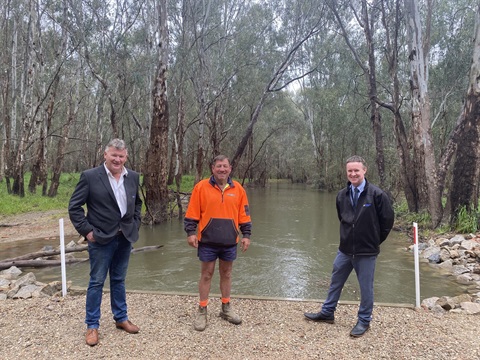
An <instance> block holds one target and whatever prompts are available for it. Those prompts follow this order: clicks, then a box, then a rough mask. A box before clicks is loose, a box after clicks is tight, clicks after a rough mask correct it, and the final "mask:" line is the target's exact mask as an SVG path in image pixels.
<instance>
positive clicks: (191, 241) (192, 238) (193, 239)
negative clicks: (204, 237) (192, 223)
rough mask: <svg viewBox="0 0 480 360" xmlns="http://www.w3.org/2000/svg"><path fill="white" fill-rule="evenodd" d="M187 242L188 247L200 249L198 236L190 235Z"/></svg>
mask: <svg viewBox="0 0 480 360" xmlns="http://www.w3.org/2000/svg"><path fill="white" fill-rule="evenodd" d="M187 241H188V245H190V246H192V247H194V248H198V239H197V235H190V236H187Z"/></svg>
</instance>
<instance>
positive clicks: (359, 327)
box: [350, 321, 370, 337]
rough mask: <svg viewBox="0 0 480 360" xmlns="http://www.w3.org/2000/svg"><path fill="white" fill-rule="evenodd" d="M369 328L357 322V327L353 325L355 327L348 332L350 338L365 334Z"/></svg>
mask: <svg viewBox="0 0 480 360" xmlns="http://www.w3.org/2000/svg"><path fill="white" fill-rule="evenodd" d="M369 328H370V325H365V324H362V323H361V322H360V321H359V322H357V325H355V327H354V328H353V329H352V331H350V336H353V337H360V336H362V335H363V334H365V333H366V332H367V330H368V329H369Z"/></svg>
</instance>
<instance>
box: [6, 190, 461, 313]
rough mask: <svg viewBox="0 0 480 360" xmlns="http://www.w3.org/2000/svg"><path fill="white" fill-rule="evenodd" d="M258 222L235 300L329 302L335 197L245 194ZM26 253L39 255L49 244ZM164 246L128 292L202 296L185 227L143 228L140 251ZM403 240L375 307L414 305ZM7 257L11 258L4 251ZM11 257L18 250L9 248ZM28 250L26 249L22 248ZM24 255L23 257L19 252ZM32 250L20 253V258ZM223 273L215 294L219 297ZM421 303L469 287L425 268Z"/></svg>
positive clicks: (380, 275) (149, 257) (45, 272)
mask: <svg viewBox="0 0 480 360" xmlns="http://www.w3.org/2000/svg"><path fill="white" fill-rule="evenodd" d="M247 192H248V196H249V200H250V206H251V213H252V221H253V230H252V234H253V235H252V244H251V246H250V248H249V250H248V251H247V252H246V253H244V254H243V253H241V252H239V256H238V259H237V261H236V262H235V264H234V274H233V284H232V294H234V295H253V296H269V297H284V298H295V299H325V297H326V295H327V291H328V284H329V279H330V273H331V270H332V263H333V259H334V257H335V254H336V252H337V248H338V219H337V215H336V211H335V195H334V194H327V193H323V192H319V191H316V190H312V189H309V188H308V187H305V186H302V185H292V184H272V185H271V186H270V187H268V188H267V189H247ZM29 245H30V248H29V250H28V251H35V250H38V249H40V248H41V247H42V246H43V245H44V244H43V243H42V244H38V246H37V247H35V248H34V247H33V244H29ZM150 245H162V247H161V248H160V249H159V250H156V251H151V252H139V253H135V254H133V255H132V257H131V261H130V267H129V272H128V276H127V288H128V289H132V290H133V289H135V290H155V291H168V292H179V293H195V294H196V293H197V284H198V278H199V275H200V264H199V261H198V259H197V256H196V250H195V249H193V248H191V247H189V246H188V245H187V241H186V235H185V233H184V231H183V223H182V222H180V221H178V220H173V221H172V222H169V223H167V224H162V225H158V226H154V227H148V226H143V227H142V229H141V232H140V240H139V242H138V243H137V244H135V247H137V248H138V247H143V246H150ZM407 246H408V243H407V240H406V238H405V235H402V234H399V233H392V234H391V235H390V237H389V238H388V239H387V241H386V242H385V243H384V244H383V245H382V249H381V250H382V252H381V254H380V256H379V258H378V262H377V271H376V279H375V294H376V295H375V300H376V301H379V302H393V303H410V304H413V303H415V285H414V266H413V255H412V254H411V253H408V252H406V251H405V250H404V249H405V248H406V247H407ZM0 249H1V250H2V258H6V257H11V256H15V255H11V254H9V251H8V249H5V247H3V248H0ZM10 250H12V249H10ZM24 250H25V249H24ZM17 252H18V251H17ZM25 252H27V251H23V252H21V253H22V254H23V253H25ZM34 272H35V274H36V275H37V278H38V279H39V280H41V281H51V280H60V273H59V272H60V268H59V267H58V268H50V269H36V270H34ZM67 279H68V280H71V281H72V282H73V284H74V285H76V286H82V287H86V286H87V284H88V263H83V264H75V265H71V266H68V267H67ZM218 281H219V279H218V274H217V273H216V274H215V277H214V279H213V282H212V289H211V292H212V293H214V294H218V293H219V289H218ZM421 291H422V293H421V298H422V299H423V298H426V297H430V296H441V295H458V294H459V293H462V292H464V291H465V288H464V287H462V286H460V285H458V284H457V283H455V282H453V281H452V280H450V278H447V277H444V276H442V275H440V274H439V273H438V271H437V270H434V269H432V268H431V267H430V266H429V265H428V264H421ZM358 299H359V289H358V285H357V281H356V279H355V273H352V275H351V276H350V278H349V280H348V281H347V284H346V286H345V288H344V290H343V294H342V297H341V300H358Z"/></svg>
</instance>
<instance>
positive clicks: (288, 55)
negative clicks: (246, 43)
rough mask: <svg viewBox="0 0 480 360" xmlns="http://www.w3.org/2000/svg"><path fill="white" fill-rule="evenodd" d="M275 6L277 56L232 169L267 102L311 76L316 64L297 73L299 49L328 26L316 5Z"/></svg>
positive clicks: (275, 47) (274, 44)
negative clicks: (290, 86) (274, 95)
mask: <svg viewBox="0 0 480 360" xmlns="http://www.w3.org/2000/svg"><path fill="white" fill-rule="evenodd" d="M272 5H273V7H272V9H273V10H274V15H275V18H278V20H277V21H276V23H277V24H278V29H275V32H276V34H278V35H277V36H276V37H275V38H274V40H275V42H274V43H273V44H272V45H273V46H272V48H271V51H272V52H273V53H275V54H276V56H275V57H274V58H273V62H272V63H271V64H270V66H271V67H272V70H270V73H269V75H268V76H267V77H266V81H265V83H264V84H263V86H262V88H261V90H260V92H259V97H258V100H257V101H256V103H255V104H254V107H253V110H252V112H251V113H250V117H249V121H248V124H247V126H246V128H245V130H243V135H242V137H241V140H240V142H239V144H238V145H237V148H236V150H235V153H234V156H233V158H232V164H233V165H235V164H236V163H237V162H239V160H240V158H241V156H242V155H243V153H244V151H245V148H246V146H247V143H248V141H249V140H250V138H251V137H252V135H253V132H254V127H255V125H256V123H257V121H258V119H259V118H260V114H261V112H262V109H263V106H264V104H265V101H266V100H267V98H268V97H269V96H270V95H271V94H272V93H275V92H277V91H282V90H284V89H286V88H287V86H288V85H289V84H291V83H292V82H294V81H295V80H298V79H300V78H302V77H304V76H306V75H308V74H309V73H311V72H313V71H314V70H315V68H316V66H315V64H312V65H311V66H310V68H308V69H306V70H305V72H302V73H296V72H295V71H294V65H293V64H295V62H297V63H298V62H300V61H301V58H300V49H301V48H302V47H303V46H304V45H305V44H306V43H307V42H308V41H309V40H310V39H312V38H314V37H315V36H316V35H317V34H318V33H319V32H320V31H321V29H322V28H323V26H324V24H325V20H324V11H325V7H324V5H323V4H320V6H319V4H318V3H317V2H312V1H308V0H306V1H296V2H282V1H280V2H275V3H274V4H270V6H272Z"/></svg>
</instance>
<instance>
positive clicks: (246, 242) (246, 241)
mask: <svg viewBox="0 0 480 360" xmlns="http://www.w3.org/2000/svg"><path fill="white" fill-rule="evenodd" d="M249 246H250V239H249V238H245V237H244V238H242V240H241V241H240V247H241V248H242V252H245V251H247V249H248V247H249Z"/></svg>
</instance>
